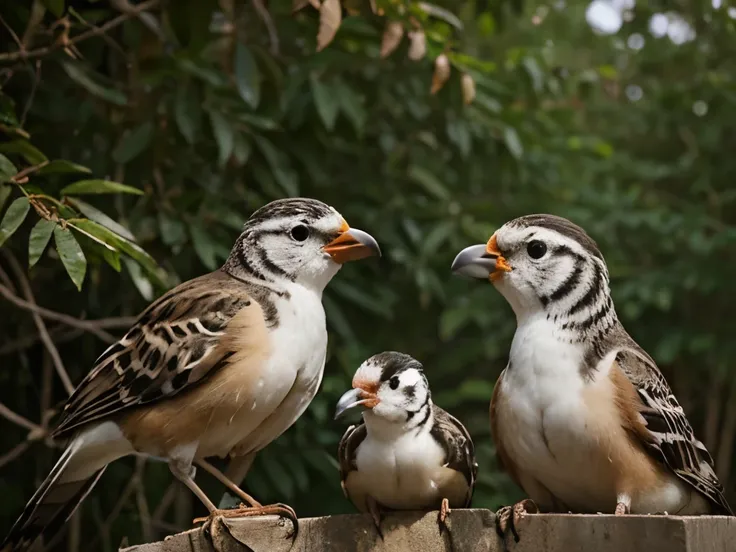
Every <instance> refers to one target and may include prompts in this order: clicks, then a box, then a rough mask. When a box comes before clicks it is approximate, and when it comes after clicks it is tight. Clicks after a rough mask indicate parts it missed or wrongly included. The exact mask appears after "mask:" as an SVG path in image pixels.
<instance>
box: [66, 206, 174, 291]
mask: <svg viewBox="0 0 736 552" xmlns="http://www.w3.org/2000/svg"><path fill="white" fill-rule="evenodd" d="M69 222H70V223H72V224H74V225H75V226H77V227H79V228H81V229H82V230H84V231H85V232H88V233H89V234H91V235H92V236H94V237H95V238H96V239H98V240H100V241H102V242H104V243H106V244H107V245H110V246H112V247H114V248H115V249H117V250H118V251H120V252H121V253H125V254H126V255H128V256H129V257H131V258H132V259H133V260H134V261H136V262H137V263H138V264H139V265H141V267H142V268H143V269H144V270H145V271H146V272H147V273H148V274H149V275H150V276H152V277H153V278H154V283H155V284H156V285H159V286H163V282H162V281H161V278H160V276H159V274H158V273H159V266H158V264H156V261H154V260H153V257H151V256H150V255H149V254H148V253H146V252H145V251H144V250H143V248H141V247H140V246H139V245H138V244H135V243H133V242H131V241H128V240H126V239H125V238H123V237H121V236H119V235H117V234H116V233H115V232H113V231H112V230H110V229H108V228H105V227H104V226H102V225H101V224H98V223H96V222H95V221H93V220H87V219H71V220H69Z"/></svg>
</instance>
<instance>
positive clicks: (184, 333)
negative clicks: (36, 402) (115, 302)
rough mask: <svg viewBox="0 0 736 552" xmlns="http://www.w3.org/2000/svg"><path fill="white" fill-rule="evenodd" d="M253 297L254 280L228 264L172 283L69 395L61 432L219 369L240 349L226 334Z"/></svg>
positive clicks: (155, 397)
mask: <svg viewBox="0 0 736 552" xmlns="http://www.w3.org/2000/svg"><path fill="white" fill-rule="evenodd" d="M251 303H252V299H251V298H250V297H249V295H248V294H247V288H246V286H245V285H243V284H242V283H240V282H238V281H237V280H235V279H233V278H231V277H230V276H228V275H227V274H225V273H224V272H221V271H216V272H212V273H210V274H206V275H204V276H201V277H199V278H195V279H194V280H190V281H188V282H184V283H183V284H180V285H179V286H177V287H175V288H174V289H172V290H170V291H169V292H168V293H166V294H165V295H163V296H162V297H160V298H159V299H158V300H156V301H155V302H154V303H152V304H151V305H150V306H149V307H148V308H147V309H146V310H145V311H144V312H143V313H142V314H141V315H140V317H139V318H138V320H137V321H136V323H135V324H134V325H133V327H132V328H131V329H130V330H129V331H128V333H126V334H125V336H124V337H123V338H122V339H121V340H120V341H118V342H117V343H114V344H113V345H112V346H111V347H109V348H108V349H107V350H106V351H105V352H104V353H102V355H100V357H99V358H98V359H97V361H96V363H95V367H94V368H93V369H92V370H91V371H90V372H89V374H87V376H86V377H85V378H84V380H82V382H81V383H80V384H79V386H78V387H77V388H76V389H75V391H74V393H73V394H72V396H71V397H70V398H69V400H68V401H67V403H66V405H65V407H64V410H63V412H62V419H61V421H60V423H59V425H58V427H57V428H56V430H55V431H54V435H55V436H58V435H63V434H68V433H69V432H70V431H72V430H74V429H76V428H78V427H80V426H81V425H84V424H86V423H89V422H91V421H94V420H99V419H102V418H105V417H108V416H110V415H112V414H115V413H117V412H120V411H121V410H124V409H129V408H131V407H134V406H139V405H143V404H148V403H151V402H154V401H157V400H160V399H165V398H169V397H173V396H175V395H177V394H178V393H180V392H181V391H182V390H184V389H189V388H191V387H192V386H193V385H195V384H197V383H199V382H201V381H202V380H203V379H204V378H205V377H207V376H209V375H211V374H212V373H214V372H215V371H216V370H219V369H220V368H221V367H223V366H224V365H226V364H227V362H228V358H229V357H230V356H231V355H232V354H233V351H229V350H227V347H224V346H221V343H220V338H221V337H222V336H223V335H224V332H225V328H226V326H227V324H228V323H229V322H230V320H231V319H232V318H233V317H234V316H235V315H236V314H237V313H238V312H240V311H241V309H243V308H247V307H249V306H250V305H251Z"/></svg>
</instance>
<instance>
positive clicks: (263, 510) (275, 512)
mask: <svg viewBox="0 0 736 552" xmlns="http://www.w3.org/2000/svg"><path fill="white" fill-rule="evenodd" d="M253 516H280V517H283V518H286V519H288V520H289V521H291V523H292V525H293V527H294V532H293V533H292V534H291V535H289V538H292V539H293V538H296V536H297V534H298V533H299V518H298V517H297V515H296V512H295V511H294V509H293V508H292V507H291V506H288V505H286V504H280V503H279V504H268V505H266V506H246V505H245V504H242V503H241V504H240V505H239V506H238V507H237V508H231V509H229V510H219V509H218V510H213V511H212V512H210V514H209V515H208V516H206V517H199V518H196V519H194V520H193V521H192V523H194V524H197V523H202V522H204V525H202V530H203V531H205V532H209V531H210V526H211V525H212V521H213V520H214V519H215V518H217V517H225V518H239V517H253Z"/></svg>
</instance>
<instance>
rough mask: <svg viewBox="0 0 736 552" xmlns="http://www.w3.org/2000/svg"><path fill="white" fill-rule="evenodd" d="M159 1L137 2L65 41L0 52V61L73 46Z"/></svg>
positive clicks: (19, 58) (47, 52) (26, 57)
mask: <svg viewBox="0 0 736 552" xmlns="http://www.w3.org/2000/svg"><path fill="white" fill-rule="evenodd" d="M159 3H160V0H148V2H143V3H141V4H138V5H136V6H134V7H133V8H132V9H131V10H130V11H129V12H127V13H124V14H122V15H119V16H117V17H116V18H114V19H111V20H110V21H108V22H107V23H105V24H104V25H101V26H99V27H95V28H93V29H90V30H89V31H86V32H84V33H81V34H78V35H77V36H75V37H74V38H71V39H69V40H67V41H63V42H55V43H53V44H51V45H49V46H44V47H43V48H36V49H35V50H18V51H15V52H8V53H6V54H0V62H2V61H17V60H21V59H30V58H36V57H40V56H45V55H46V54H49V53H51V52H53V51H55V50H58V49H59V48H69V47H71V46H74V45H75V44H78V43H79V42H82V41H83V40H87V39H88V38H92V37H93V36H99V35H101V34H104V33H106V32H107V31H109V30H111V29H114V28H115V27H117V26H118V25H120V24H122V23H124V22H125V21H127V20H128V19H130V18H131V17H135V16H137V15H138V14H139V13H141V12H144V11H146V10H149V9H151V8H155V7H156V6H158V4H159Z"/></svg>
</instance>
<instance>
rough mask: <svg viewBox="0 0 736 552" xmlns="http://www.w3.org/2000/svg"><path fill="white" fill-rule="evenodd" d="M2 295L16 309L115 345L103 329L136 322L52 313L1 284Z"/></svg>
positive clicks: (126, 326)
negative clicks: (86, 318) (91, 318)
mask: <svg viewBox="0 0 736 552" xmlns="http://www.w3.org/2000/svg"><path fill="white" fill-rule="evenodd" d="M0 295H2V296H3V297H5V299H7V300H8V301H10V302H11V303H13V304H14V305H15V306H16V307H20V308H21V309H25V310H28V311H31V312H34V313H36V314H39V315H41V316H43V317H44V318H46V319H48V320H56V321H57V322H62V323H63V324H66V325H67V326H72V327H74V328H79V329H81V330H84V331H86V332H89V333H91V334H94V335H96V336H97V337H99V338H100V339H101V340H102V341H105V342H106V343H114V342H115V341H117V339H116V338H115V337H114V336H112V335H110V334H109V333H107V332H106V331H103V330H102V328H128V327H130V326H131V325H132V324H133V322H135V320H136V319H135V317H131V316H121V317H114V318H100V319H98V320H82V319H79V318H75V317H73V316H70V315H68V314H63V313H60V312H56V311H52V310H50V309H46V308H44V307H39V306H38V305H34V304H32V303H29V302H28V301H24V300H23V299H21V298H20V297H18V296H17V295H15V294H14V293H12V292H11V291H10V290H9V289H8V288H6V287H5V286H3V285H2V284H0Z"/></svg>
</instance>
